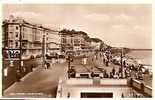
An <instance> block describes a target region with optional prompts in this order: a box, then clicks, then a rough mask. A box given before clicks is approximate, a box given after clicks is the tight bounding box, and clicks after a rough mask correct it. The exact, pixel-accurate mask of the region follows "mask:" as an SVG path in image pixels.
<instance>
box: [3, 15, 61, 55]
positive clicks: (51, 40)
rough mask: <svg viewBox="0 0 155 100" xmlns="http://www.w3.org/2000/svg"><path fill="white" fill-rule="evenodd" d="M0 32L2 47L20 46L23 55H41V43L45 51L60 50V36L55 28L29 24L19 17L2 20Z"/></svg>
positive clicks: (15, 47)
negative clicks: (0, 31) (1, 34)
mask: <svg viewBox="0 0 155 100" xmlns="http://www.w3.org/2000/svg"><path fill="white" fill-rule="evenodd" d="M2 32H3V36H2V46H3V48H5V49H19V48H20V46H21V48H22V56H23V57H28V56H32V55H33V56H34V57H35V56H37V55H41V54H42V46H43V45H45V46H46V50H45V52H46V53H47V52H48V53H50V52H59V51H60V36H59V32H58V31H57V30H52V29H49V28H45V27H43V26H42V25H37V24H31V23H29V22H27V21H25V20H24V19H22V18H19V17H16V18H15V17H14V16H10V18H9V19H8V20H4V21H3V24H2ZM43 37H45V43H44V44H43ZM20 42H21V44H20Z"/></svg>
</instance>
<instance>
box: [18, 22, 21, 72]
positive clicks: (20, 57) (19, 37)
mask: <svg viewBox="0 0 155 100" xmlns="http://www.w3.org/2000/svg"><path fill="white" fill-rule="evenodd" d="M19 27H20V37H19V43H20V46H19V48H20V56H19V62H20V64H19V68H18V70H19V72H20V73H21V72H22V68H21V67H22V24H20V25H19Z"/></svg>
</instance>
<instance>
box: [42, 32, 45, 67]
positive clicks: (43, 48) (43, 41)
mask: <svg viewBox="0 0 155 100" xmlns="http://www.w3.org/2000/svg"><path fill="white" fill-rule="evenodd" d="M42 57H43V58H42V59H43V62H42V67H44V64H45V35H43V40H42Z"/></svg>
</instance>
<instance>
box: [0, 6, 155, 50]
mask: <svg viewBox="0 0 155 100" xmlns="http://www.w3.org/2000/svg"><path fill="white" fill-rule="evenodd" d="M151 10H152V8H151V5H149V4H139V5H138V4H87V5H86V4H85V5H84V4H83V5H82V4H79V5H78V4H76V5H75V4H3V8H2V16H3V19H7V18H8V17H9V15H14V16H18V17H23V18H24V19H25V20H27V21H29V22H32V23H35V24H42V25H43V26H46V27H50V28H53V29H63V28H67V29H75V30H77V31H84V32H86V33H88V35H89V36H90V37H95V38H100V39H101V40H103V41H104V42H105V43H106V44H108V45H111V46H114V47H129V48H144V49H151V48H152V18H151V17H152V11H151Z"/></svg>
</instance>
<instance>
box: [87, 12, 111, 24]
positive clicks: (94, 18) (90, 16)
mask: <svg viewBox="0 0 155 100" xmlns="http://www.w3.org/2000/svg"><path fill="white" fill-rule="evenodd" d="M85 18H86V19H89V20H92V21H102V22H107V21H109V20H110V16H109V15H106V14H100V13H99V14H97V13H92V14H88V15H86V16H85Z"/></svg>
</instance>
